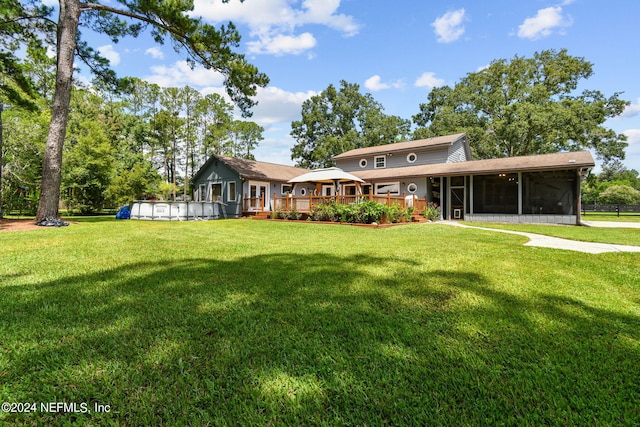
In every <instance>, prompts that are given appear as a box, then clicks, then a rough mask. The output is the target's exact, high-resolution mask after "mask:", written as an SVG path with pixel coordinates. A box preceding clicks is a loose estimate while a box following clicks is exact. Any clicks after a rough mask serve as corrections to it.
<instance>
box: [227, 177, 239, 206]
mask: <svg viewBox="0 0 640 427" xmlns="http://www.w3.org/2000/svg"><path fill="white" fill-rule="evenodd" d="M231 184H233V186H234V187H235V188H234V191H231ZM237 190H238V184H237V183H236V182H235V181H229V182H227V202H235V201H237V200H238V196H237V194H236V193H237Z"/></svg>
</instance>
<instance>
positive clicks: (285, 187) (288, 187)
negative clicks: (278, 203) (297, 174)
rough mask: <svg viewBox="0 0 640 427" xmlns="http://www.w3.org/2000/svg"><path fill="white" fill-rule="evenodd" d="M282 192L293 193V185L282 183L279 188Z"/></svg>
mask: <svg viewBox="0 0 640 427" xmlns="http://www.w3.org/2000/svg"><path fill="white" fill-rule="evenodd" d="M280 191H281V192H282V194H287V193H291V194H293V185H290V184H282V188H281V189H280Z"/></svg>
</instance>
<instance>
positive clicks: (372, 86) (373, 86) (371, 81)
mask: <svg viewBox="0 0 640 427" xmlns="http://www.w3.org/2000/svg"><path fill="white" fill-rule="evenodd" d="M364 87H366V88H367V89H369V90H370V91H372V92H378V91H381V90H385V89H391V88H394V89H401V88H403V87H404V83H403V82H402V80H396V81H394V82H391V83H384V82H383V81H382V77H380V76H379V75H377V74H376V75H373V76H371V77H369V78H368V79H367V80H365V82H364Z"/></svg>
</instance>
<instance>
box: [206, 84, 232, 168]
mask: <svg viewBox="0 0 640 427" xmlns="http://www.w3.org/2000/svg"><path fill="white" fill-rule="evenodd" d="M198 111H199V112H200V117H201V122H200V141H201V144H200V147H199V153H198V155H199V164H204V162H205V161H206V160H207V159H208V158H209V157H211V155H212V154H223V152H224V151H225V150H226V147H225V145H228V138H227V137H228V130H229V127H230V126H231V122H232V121H233V114H232V113H233V106H231V105H229V104H228V103H227V101H225V99H224V98H223V97H222V96H220V95H219V94H217V93H212V94H209V95H206V96H205V97H203V98H202V99H201V100H200V102H199V103H198Z"/></svg>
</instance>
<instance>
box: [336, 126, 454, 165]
mask: <svg viewBox="0 0 640 427" xmlns="http://www.w3.org/2000/svg"><path fill="white" fill-rule="evenodd" d="M466 135H467V134H466V133H456V134H453V135H445V136H436V137H433V138H427V139H418V140H415V141H405V142H395V143H392V144H385V145H376V146H374V147H365V148H356V149H355V150H349V151H345V152H344V153H342V154H338V155H337V156H334V157H333V158H334V159H336V160H341V159H348V158H351V157H362V156H370V155H372V154H387V153H394V152H397V151H413V150H417V149H420V148H438V147H448V146H450V145H453V143H454V142H456V141H458V140H459V139H461V138H465V137H466Z"/></svg>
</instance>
